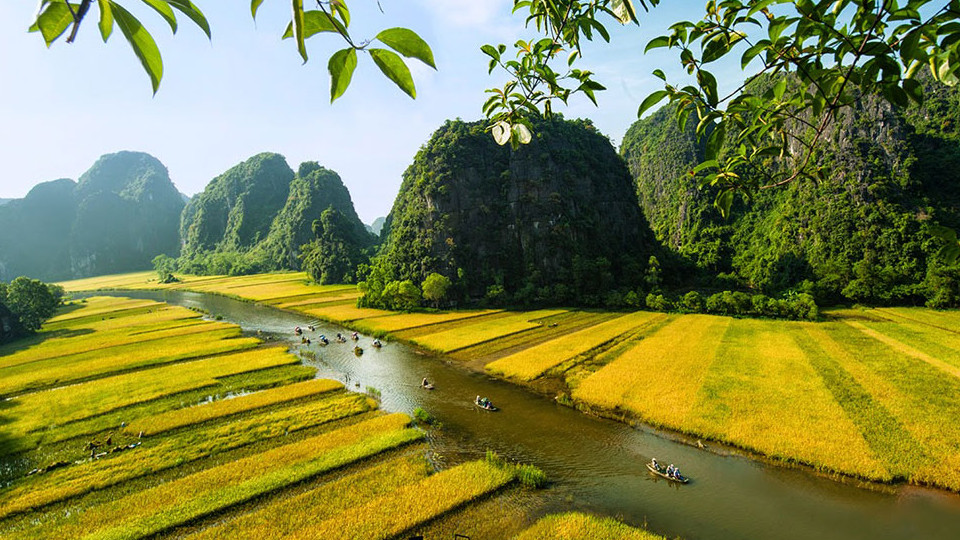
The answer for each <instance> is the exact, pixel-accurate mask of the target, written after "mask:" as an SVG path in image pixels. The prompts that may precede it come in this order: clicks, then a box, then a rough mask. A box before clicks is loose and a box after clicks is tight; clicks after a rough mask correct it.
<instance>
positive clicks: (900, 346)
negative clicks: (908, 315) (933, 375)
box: [844, 321, 960, 379]
mask: <svg viewBox="0 0 960 540" xmlns="http://www.w3.org/2000/svg"><path fill="white" fill-rule="evenodd" d="M844 324H847V325H850V326H852V327H853V328H856V329H857V330H859V331H860V332H863V333H864V334H866V335H867V336H869V337H871V338H873V339H875V340H877V341H879V342H881V343H883V344H884V345H886V346H888V347H890V348H891V349H893V350H895V351H897V352H901V353H903V354H905V355H907V356H910V357H913V358H916V359H917V360H922V361H924V362H926V363H928V364H930V365H931V366H933V367H935V368H937V369H939V370H941V371H945V372H946V373H948V374H950V375H953V376H954V377H957V378H958V379H960V368H958V367H956V366H953V365H951V364H948V363H947V362H944V361H943V360H940V359H939V358H934V357H932V356H930V355H929V354H927V353H925V352H923V351H920V350H917V349H915V348H913V347H911V346H910V345H907V344H906V343H903V342H902V341H899V340H897V339H894V338H892V337H890V336H887V335H885V334H883V333H881V332H878V331H876V330H874V329H872V328H869V327H867V326H866V325H864V324H863V323H859V322H855V321H844Z"/></svg>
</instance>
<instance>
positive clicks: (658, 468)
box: [650, 458, 660, 471]
mask: <svg viewBox="0 0 960 540" xmlns="http://www.w3.org/2000/svg"><path fill="white" fill-rule="evenodd" d="M650 465H653V468H654V469H656V470H658V471H659V470H660V464H659V463H657V458H650Z"/></svg>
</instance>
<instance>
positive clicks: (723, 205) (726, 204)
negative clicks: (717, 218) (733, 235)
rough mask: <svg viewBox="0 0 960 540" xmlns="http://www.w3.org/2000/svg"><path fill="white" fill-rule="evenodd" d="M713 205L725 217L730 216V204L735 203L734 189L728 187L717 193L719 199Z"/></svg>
mask: <svg viewBox="0 0 960 540" xmlns="http://www.w3.org/2000/svg"><path fill="white" fill-rule="evenodd" d="M713 205H714V206H715V207H716V208H717V210H719V211H720V215H721V216H723V219H727V218H728V217H730V206H732V205H733V190H732V189H726V190H724V191H721V192H720V193H719V194H717V199H716V200H715V201H714V202H713Z"/></svg>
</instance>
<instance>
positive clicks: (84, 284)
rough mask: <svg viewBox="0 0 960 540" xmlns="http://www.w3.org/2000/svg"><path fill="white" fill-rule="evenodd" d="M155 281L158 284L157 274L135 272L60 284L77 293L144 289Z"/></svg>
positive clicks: (68, 290)
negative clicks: (100, 290)
mask: <svg viewBox="0 0 960 540" xmlns="http://www.w3.org/2000/svg"><path fill="white" fill-rule="evenodd" d="M151 280H153V281H154V282H156V280H157V273H156V272H152V271H148V272H135V273H131V274H111V275H108V276H97V277H92V278H84V279H74V280H70V281H61V282H60V283H58V284H59V285H61V286H63V288H64V289H65V290H66V291H67V292H76V291H95V290H98V289H132V288H139V287H144V286H145V284H146V283H147V282H149V281H151Z"/></svg>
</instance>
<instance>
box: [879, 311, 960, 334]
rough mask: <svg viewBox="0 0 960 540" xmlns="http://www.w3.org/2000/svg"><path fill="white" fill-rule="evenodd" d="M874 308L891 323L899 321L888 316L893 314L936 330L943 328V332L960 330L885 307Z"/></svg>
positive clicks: (954, 332)
mask: <svg viewBox="0 0 960 540" xmlns="http://www.w3.org/2000/svg"><path fill="white" fill-rule="evenodd" d="M875 309H876V310H877V311H878V312H879V313H880V316H881V317H883V318H884V319H887V320H888V321H890V322H893V323H896V322H899V321H896V320H894V319H892V318H890V317H889V316H893V317H897V318H900V319H904V320H907V321H910V322H912V323H916V324H922V325H923V326H929V327H930V328H936V329H937V330H943V331H945V332H950V333H952V334H960V331H958V330H956V329H954V328H947V327H944V326H939V325H936V324H930V323H928V322H927V321H921V320H920V319H914V318H913V317H907V316H906V315H903V314H901V313H896V312H893V311H890V310H888V309H887V308H875Z"/></svg>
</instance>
